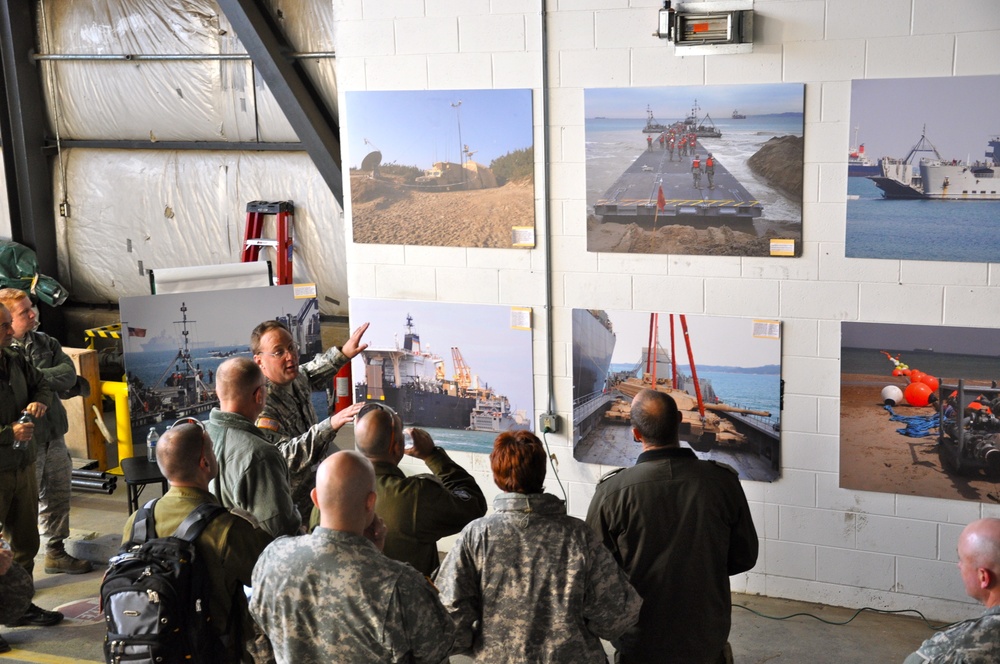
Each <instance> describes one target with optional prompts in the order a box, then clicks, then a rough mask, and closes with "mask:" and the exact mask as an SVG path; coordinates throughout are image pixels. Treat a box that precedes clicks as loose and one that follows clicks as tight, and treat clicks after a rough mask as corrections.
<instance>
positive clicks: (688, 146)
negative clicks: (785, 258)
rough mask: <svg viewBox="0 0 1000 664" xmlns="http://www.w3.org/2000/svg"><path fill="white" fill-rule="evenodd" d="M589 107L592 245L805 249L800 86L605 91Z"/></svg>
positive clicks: (769, 251) (663, 249)
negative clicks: (736, 110)
mask: <svg viewBox="0 0 1000 664" xmlns="http://www.w3.org/2000/svg"><path fill="white" fill-rule="evenodd" d="M692 99H693V100H694V101H693V103H692ZM736 103H739V105H740V107H741V108H743V109H744V111H745V112H741V113H732V114H730V113H728V112H727V111H725V110H724V109H731V108H732V107H733V105H734V104H736ZM584 104H585V124H584V129H585V136H586V162H587V204H588V212H589V217H588V224H587V248H588V250H590V251H611V252H629V253H684V254H714V255H763V256H771V255H774V256H779V255H796V254H797V253H798V252H799V250H800V244H801V236H802V177H803V168H802V164H803V130H804V119H803V117H804V116H803V106H804V86H802V85H801V84H774V85H737V86H697V87H694V86H690V87H685V86H680V87H669V88H668V87H664V88H628V89H621V88H603V89H600V88H599V89H590V90H585V91H584ZM641 108H645V109H646V119H645V124H644V125H643V122H642V120H641V119H640V118H636V117H635V115H636V111H637V110H638V109H641ZM654 109H655V111H654ZM713 112H714V113H715V116H716V117H718V118H719V119H718V120H716V119H713ZM654 113H655V114H654ZM671 117H672V118H675V119H674V120H668V121H666V122H663V121H662V119H663V118H671ZM657 118H661V119H660V120H657ZM723 229H725V230H723ZM771 240H785V241H786V242H784V243H778V244H773V243H772V242H771Z"/></svg>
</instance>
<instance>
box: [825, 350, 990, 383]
mask: <svg viewBox="0 0 1000 664" xmlns="http://www.w3.org/2000/svg"><path fill="white" fill-rule="evenodd" d="M885 350H886V351H887V352H889V353H890V354H892V355H893V356H896V355H899V359H900V360H901V361H902V362H904V363H906V365H907V366H909V367H910V368H911V369H920V370H921V371H923V372H925V373H929V374H931V375H932V376H936V377H948V378H962V379H965V380H1000V357H997V356H994V355H961V354H958V353H935V352H933V351H927V350H902V351H900V350H894V349H892V348H886V349H885ZM892 369H893V365H892V363H891V362H889V360H888V359H887V358H886V357H885V355H883V354H882V353H880V352H879V351H878V350H876V349H873V348H841V358H840V372H841V373H842V374H875V375H884V376H886V378H887V379H888V378H891V376H892Z"/></svg>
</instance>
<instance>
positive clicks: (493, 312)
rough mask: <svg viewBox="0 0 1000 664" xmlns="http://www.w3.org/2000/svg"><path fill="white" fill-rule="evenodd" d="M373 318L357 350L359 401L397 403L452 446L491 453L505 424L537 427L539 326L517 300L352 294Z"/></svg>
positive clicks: (413, 422) (363, 315) (355, 314)
mask: <svg viewBox="0 0 1000 664" xmlns="http://www.w3.org/2000/svg"><path fill="white" fill-rule="evenodd" d="M350 305H351V321H353V322H355V323H356V324H360V323H361V322H362V321H368V322H369V323H371V325H370V326H369V328H368V331H367V332H366V333H365V341H367V342H368V344H369V345H368V348H367V349H365V350H364V351H362V353H361V354H360V355H358V356H357V357H356V358H354V361H353V364H352V368H351V371H352V374H353V378H354V397H355V401H356V402H360V401H379V402H381V403H384V404H387V405H388V406H390V407H391V408H393V409H394V410H395V411H396V412H397V413H399V415H400V417H402V418H403V425H404V426H406V427H419V428H421V429H426V430H427V431H428V432H429V433H430V434H431V437H432V438H434V441H435V442H436V443H437V444H438V445H440V446H441V447H444V448H447V449H455V450H462V451H466V452H481V453H487V454H488V453H489V452H490V451H492V449H493V440H494V439H495V438H496V435H497V434H498V433H500V432H501V431H509V430H514V429H527V430H534V424H533V422H534V420H535V410H534V379H533V376H532V349H531V330H528V329H521V328H519V327H517V326H515V325H514V324H513V323H512V316H511V307H505V306H497V305H473V304H453V303H446V302H418V301H412V300H405V301H404V300H372V299H363V298H351V302H350Z"/></svg>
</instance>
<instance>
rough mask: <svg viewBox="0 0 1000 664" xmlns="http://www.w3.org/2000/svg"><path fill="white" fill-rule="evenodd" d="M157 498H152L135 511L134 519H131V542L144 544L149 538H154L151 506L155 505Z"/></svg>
mask: <svg viewBox="0 0 1000 664" xmlns="http://www.w3.org/2000/svg"><path fill="white" fill-rule="evenodd" d="M157 500H159V498H153V499H152V500H150V501H149V502H148V503H146V504H145V505H143V506H142V507H140V508H139V510H138V511H137V512H136V513H135V520H134V521H132V536H131V543H132V544H144V543H145V542H148V541H149V540H151V539H156V519H155V518H154V517H153V508H154V507H155V506H156V501H157Z"/></svg>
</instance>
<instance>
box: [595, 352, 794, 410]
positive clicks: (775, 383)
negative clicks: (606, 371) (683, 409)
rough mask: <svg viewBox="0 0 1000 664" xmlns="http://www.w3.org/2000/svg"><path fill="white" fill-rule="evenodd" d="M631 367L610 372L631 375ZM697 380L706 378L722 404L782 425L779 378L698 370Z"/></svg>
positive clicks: (622, 366) (685, 369)
mask: <svg viewBox="0 0 1000 664" xmlns="http://www.w3.org/2000/svg"><path fill="white" fill-rule="evenodd" d="M677 367H678V370H679V371H681V372H682V373H684V374H687V375H691V372H690V371H689V370H688V367H686V366H682V365H680V364H678V365H677ZM631 368H632V365H629V364H612V365H611V368H610V371H613V372H614V371H628V370H629V369H631ZM698 378H699V379H705V378H707V379H708V380H709V381H711V383H712V389H713V390H715V394H716V395H717V396H718V397H719V400H720V401H722V403H724V404H727V405H729V406H739V407H741V408H749V409H751V410H766V411H768V412H769V413H771V416H770V417H769V418H766V419H767V421H769V422H771V423H774V424H777V423H779V422H780V421H781V410H780V409H781V376H779V375H778V374H752V373H730V372H726V371H704V370H701V369H699V370H698Z"/></svg>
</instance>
